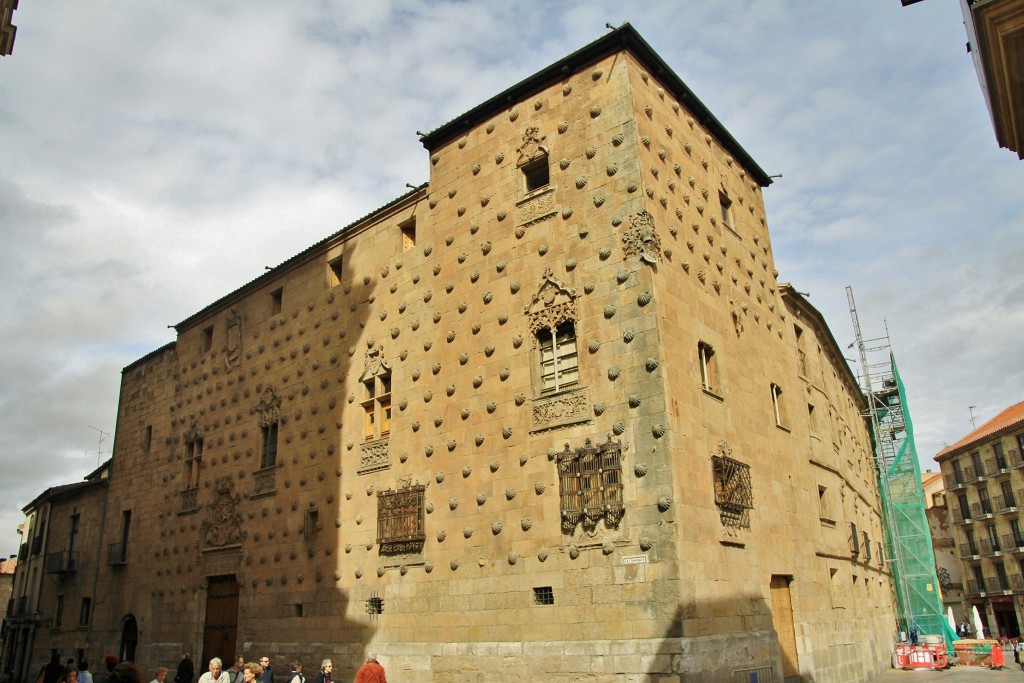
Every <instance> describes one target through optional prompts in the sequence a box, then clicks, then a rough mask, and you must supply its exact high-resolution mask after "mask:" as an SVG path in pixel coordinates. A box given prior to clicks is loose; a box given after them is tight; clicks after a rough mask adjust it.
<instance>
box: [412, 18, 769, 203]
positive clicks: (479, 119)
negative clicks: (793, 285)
mask: <svg viewBox="0 0 1024 683" xmlns="http://www.w3.org/2000/svg"><path fill="white" fill-rule="evenodd" d="M621 50H628V51H630V52H631V53H632V54H633V55H634V56H635V57H636V58H637V59H639V60H640V61H641V62H643V63H644V64H645V65H646V66H647V67H648V69H649V70H650V71H651V72H652V73H653V74H654V75H655V76H657V77H658V78H659V79H661V80H662V81H663V82H664V83H665V85H666V86H667V87H668V88H669V89H671V91H672V92H673V94H675V95H676V97H677V98H678V99H679V101H680V103H681V104H683V105H684V106H686V107H687V108H688V109H689V110H690V111H691V112H692V113H693V115H694V116H695V117H696V118H697V120H698V121H700V123H701V124H702V125H704V126H705V127H706V128H707V129H708V131H709V132H710V133H711V134H712V135H713V136H714V137H715V138H717V139H718V141H719V143H720V144H721V145H722V146H723V147H725V148H726V149H728V150H729V151H730V152H732V154H733V156H734V157H735V158H736V159H737V161H738V162H739V163H740V164H741V165H742V166H743V167H744V168H746V169H748V171H749V172H750V174H751V176H752V177H753V178H754V179H755V180H756V181H757V182H758V183H759V184H760V185H761V186H762V187H767V186H768V185H771V183H772V179H771V178H770V177H768V174H767V173H766V172H765V171H764V169H762V168H761V167H760V166H759V165H758V164H757V162H756V161H754V159H753V157H751V156H750V154H749V153H748V152H747V151H746V150H745V149H743V147H742V146H741V145H740V144H739V142H737V141H736V139H735V138H734V137H733V136H732V134H731V133H730V132H729V131H728V130H726V128H725V126H723V125H722V123H721V122H720V121H719V120H718V119H717V118H715V115H714V114H712V113H711V110H710V109H708V108H707V107H706V106H705V105H704V103H703V102H701V101H700V99H699V98H698V97H697V95H696V94H695V93H694V92H693V91H692V90H690V87H689V86H688V85H686V83H685V82H684V81H683V79H681V78H680V77H679V76H678V75H677V74H676V73H675V72H674V71H673V70H672V68H671V67H670V66H669V65H668V64H667V63H666V62H665V60H664V59H662V58H661V56H660V55H658V53H657V52H655V51H654V49H653V48H652V47H651V46H650V44H648V42H647V41H646V40H644V39H643V37H642V36H641V35H640V33H639V32H638V31H637V30H636V29H635V28H633V26H632V25H631V24H630V23H629V22H626V23H624V24H622V26H620V27H619V28H616V29H613V30H612V31H610V32H609V33H607V34H606V35H604V36H601V37H600V38H598V39H597V40H595V41H594V42H592V43H590V44H589V45H586V46H584V47H582V48H580V49H579V50H577V51H576V52H573V53H572V54H570V55H568V56H566V57H563V58H562V59H560V60H558V61H557V62H555V63H554V64H551V65H550V66H548V67H546V68H544V69H541V70H540V71H538V72H537V73H535V74H533V75H532V76H529V77H527V78H526V79H524V80H522V81H520V82H519V83H516V84H515V85H513V86H512V87H510V88H508V89H506V90H504V91H502V92H500V93H498V94H497V95H495V96H494V97H492V98H490V99H489V100H487V101H485V102H483V103H482V104H479V105H477V106H476V107H473V108H472V109H470V110H469V111H467V112H466V113H464V114H462V115H461V116H457V117H455V118H454V119H452V120H451V121H449V122H448V123H445V124H443V125H441V126H439V127H437V128H435V129H434V130H432V131H431V132H429V133H427V134H426V135H424V136H423V137H422V138H420V142H422V143H423V146H424V147H425V148H426V149H427V150H428V151H430V150H433V149H435V148H436V147H438V146H439V145H441V144H443V143H445V142H447V141H449V140H451V139H453V138H455V137H456V136H458V135H460V134H462V133H464V132H465V131H466V130H468V129H470V128H473V127H475V126H478V125H480V124H482V123H483V122H484V121H486V120H487V119H488V118H490V117H491V116H493V115H494V114H495V113H497V112H499V111H502V110H504V109H505V108H506V107H507V106H508V104H509V103H510V102H517V101H522V100H525V99H527V98H528V97H530V96H531V95H533V94H536V93H537V92H539V91H540V90H543V89H544V88H546V87H548V86H549V85H551V84H552V83H555V82H558V81H560V80H563V79H564V78H565V77H566V75H567V74H570V73H576V72H578V71H580V70H582V69H583V68H585V67H586V66H587V65H589V64H592V63H594V62H596V61H598V60H600V59H603V58H604V57H607V56H608V55H610V54H613V53H615V52H618V51H621Z"/></svg>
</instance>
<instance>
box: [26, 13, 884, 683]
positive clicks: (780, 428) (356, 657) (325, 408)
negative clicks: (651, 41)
mask: <svg viewBox="0 0 1024 683" xmlns="http://www.w3.org/2000/svg"><path fill="white" fill-rule="evenodd" d="M423 144H424V146H425V147H426V149H427V151H428V153H429V169H430V177H429V181H428V182H427V183H425V184H424V185H423V186H421V187H419V188H416V189H414V190H412V191H411V192H409V193H407V194H406V195H404V196H402V197H399V198H398V199H396V200H395V201H393V202H392V203H391V204H389V205H387V206H385V207H382V208H381V209H379V210H378V211H376V212H374V213H373V214H372V215H370V216H367V217H366V218H364V219H361V220H359V221H357V222H356V223H354V224H352V225H349V226H347V227H346V228H344V229H343V230H341V231H339V232H338V233H336V234H334V235H332V236H330V237H328V238H326V239H325V240H323V241H321V242H319V243H317V244H315V245H313V246H311V247H310V248H308V249H307V250H306V251H304V252H302V253H300V254H298V255H296V256H294V257H293V258H291V259H289V260H287V261H285V262H284V263H283V264H282V265H280V266H278V267H277V268H274V269H273V270H271V271H268V272H267V273H265V274H264V275H262V276H260V277H259V278H257V279H256V280H253V281H252V282H249V283H247V284H246V285H244V286H242V287H241V288H239V289H238V290H236V291H234V292H232V293H230V294H228V295H227V296H225V297H223V298H221V299H219V300H218V301H216V302H214V303H212V304H211V305H209V306H208V307H207V308H205V309H203V310H201V311H199V312H197V313H196V314H194V315H192V316H191V317H189V318H188V319H187V320H184V321H182V322H181V323H180V324H178V325H177V339H176V341H175V342H173V343H171V344H168V345H167V346H165V347H163V348H161V349H158V350H156V351H154V352H153V353H151V354H149V355H148V356H146V357H144V358H142V359H140V360H138V361H137V362H135V363H133V364H132V365H130V366H128V367H126V368H125V369H124V372H123V378H122V389H121V397H120V407H119V413H118V419H117V432H116V440H115V446H114V454H113V458H112V465H111V475H110V478H109V492H108V495H109V499H108V503H107V505H106V508H107V509H106V513H105V520H106V523H105V527H104V528H103V536H104V542H105V543H108V544H113V543H121V544H122V545H121V546H119V547H120V550H119V553H120V554H119V555H118V558H119V560H120V561H119V562H118V563H117V564H111V565H109V566H108V567H107V569H106V573H105V575H104V579H103V582H102V585H103V590H102V592H101V593H100V594H97V595H96V598H95V601H94V609H93V616H92V631H91V632H92V643H91V647H92V648H93V650H95V652H94V653H92V652H91V653H90V655H91V656H93V657H94V658H95V656H96V655H97V654H99V653H100V651H106V650H111V649H117V646H118V643H121V642H122V641H124V640H125V639H126V638H127V637H128V635H131V634H133V633H134V634H135V635H136V637H137V648H136V652H135V657H136V659H137V660H138V661H140V662H144V663H145V664H146V665H148V666H150V667H152V666H155V665H158V664H161V665H165V666H172V665H173V664H174V663H175V662H176V661H177V660H178V659H179V658H180V656H181V653H182V652H184V651H188V652H192V653H193V654H194V655H195V657H196V659H197V660H201V659H206V658H208V657H209V656H212V655H214V654H217V655H221V656H224V657H230V656H231V655H232V654H233V653H234V652H236V651H237V652H243V653H245V654H246V656H247V658H252V659H255V658H256V657H258V656H259V655H261V654H270V655H271V656H272V657H273V658H274V659H275V660H276V661H277V662H278V664H279V665H280V664H281V663H283V662H284V661H285V660H286V659H288V658H291V657H293V656H299V657H301V658H302V659H303V660H304V661H306V663H307V665H309V664H310V663H315V662H318V661H319V660H320V658H321V657H324V656H329V657H331V658H332V659H333V660H334V663H335V675H336V677H337V678H339V679H343V678H345V677H346V676H350V675H351V673H352V672H353V671H354V668H355V666H356V665H357V664H358V663H359V662H360V661H361V660H362V657H363V654H364V652H365V651H366V650H367V649H375V650H376V651H377V652H378V653H379V655H380V659H381V661H382V663H383V664H384V665H385V667H386V668H387V669H388V672H389V675H392V672H394V673H393V675H394V677H395V678H396V680H403V681H521V680H528V679H530V680H536V679H538V677H540V678H542V679H543V680H546V681H569V680H574V681H575V680H594V681H605V680H608V681H610V680H615V681H622V680H631V681H641V680H659V681H670V680H674V681H719V680H722V681H726V680H729V681H731V680H734V675H735V673H736V672H754V671H760V672H761V675H762V680H765V679H766V678H765V677H766V676H768V675H773V676H774V679H775V680H782V679H783V678H784V677H787V678H788V677H794V680H799V679H800V678H801V677H802V678H803V679H804V680H811V679H813V680H814V681H817V682H818V683H825V682H828V681H843V682H844V683H845V682H848V681H857V680H868V679H870V678H871V676H872V675H873V674H875V673H876V672H877V671H879V670H880V669H882V668H884V667H887V666H888V657H889V646H890V641H891V635H892V634H891V631H892V624H893V610H892V606H891V590H890V584H889V574H888V573H887V571H886V567H885V564H884V561H883V552H882V551H881V545H880V542H881V540H882V538H883V534H882V526H881V524H882V523H881V517H880V507H879V498H878V492H877V485H876V482H875V480H874V475H873V472H874V470H873V466H872V457H871V445H870V439H869V436H868V432H867V429H866V426H865V423H864V421H863V419H862V417H861V414H862V412H863V411H864V409H865V405H864V401H863V398H862V395H861V393H860V390H859V388H858V387H857V384H856V381H855V379H854V377H853V376H852V374H851V373H850V371H849V369H848V367H847V365H846V363H845V361H844V360H843V358H842V354H841V352H840V351H839V349H838V347H837V345H836V343H835V341H834V339H833V338H832V335H831V333H830V332H829V331H828V328H827V326H826V324H825V322H824V320H822V318H821V316H820V314H818V312H817V311H816V310H815V309H814V308H813V307H812V306H810V304H809V303H808V302H807V301H806V300H805V299H804V298H803V297H802V296H801V295H799V294H798V293H797V292H796V291H795V290H794V289H793V288H791V287H789V286H788V285H786V284H784V283H779V282H778V281H777V273H776V271H775V266H774V261H773V254H772V249H771V244H770V239H769V234H768V229H767V223H766V219H765V216H764V206H763V200H762V194H761V192H762V188H764V187H766V186H767V185H768V184H769V183H770V180H769V178H768V177H767V175H766V174H765V173H764V171H763V170H761V169H760V168H759V167H758V166H757V164H756V163H755V162H754V161H753V160H752V159H751V158H750V157H749V155H748V154H747V153H746V152H745V151H744V150H743V149H742V147H740V145H739V144H738V143H737V142H736V141H735V140H734V139H733V138H732V137H731V136H730V135H729V133H728V131H726V130H725V129H724V127H723V126H722V125H721V124H720V123H719V122H718V121H717V120H716V119H715V118H714V116H713V115H712V114H711V113H710V112H709V111H708V110H707V109H706V108H705V107H704V105H703V104H702V103H701V102H700V101H699V100H698V99H697V98H696V96H695V95H694V94H693V93H692V92H691V91H690V90H689V89H688V88H687V86H686V85H685V84H684V83H683V82H682V81H681V80H680V79H679V78H678V77H677V76H676V75H675V74H674V73H673V72H672V70H671V69H670V68H669V67H668V65H667V64H665V63H664V62H663V61H662V60H661V58H660V57H659V56H658V55H657V54H656V53H654V52H653V50H652V49H651V48H650V46H649V45H647V43H646V42H645V41H644V40H643V39H642V38H641V37H640V36H639V34H638V33H637V32H636V31H635V30H634V29H632V28H631V27H630V26H628V25H624V26H623V27H621V28H619V29H615V30H613V31H611V32H609V33H608V34H607V35H606V36H604V37H603V38H601V39H600V40H598V41H596V42H594V43H592V44H590V45H588V46H587V47H585V48H583V49H581V50H579V51H577V52H575V53H573V54H572V55H569V56H568V57H566V58H564V59H563V60H561V61H560V62H558V63H556V64H554V65H552V66H550V67H548V68H546V69H544V70H543V71H540V72H538V73H537V74H535V75H534V76H532V77H530V78H529V79H527V80H525V81H523V82H521V83H519V84H517V85H515V86H513V87H512V88H510V89H508V90H506V91H505V92H503V93H501V94H499V95H497V96H495V97H494V98H492V99H491V100H489V101H487V102H485V103H483V104H481V105H480V106H478V107H476V108H475V109H473V110H471V111H470V112H467V113H465V114H464V115H462V116H460V117H458V118H457V119H455V120H453V121H452V122H451V123H448V124H446V125H444V126H442V127H440V128H438V129H437V130H435V131H433V132H431V133H429V134H428V135H426V136H424V138H423ZM124 520H129V521H130V528H129V525H128V524H127V523H123V522H124ZM126 529H129V530H128V531H126ZM37 641H39V639H38V638H37ZM40 642H42V641H40ZM121 649H122V650H123V648H121ZM44 655H45V653H44V652H43V651H42V650H39V649H38V648H37V651H36V654H35V655H34V656H35V657H36V658H37V659H38V658H40V657H43V656H44ZM308 672H309V666H307V673H308ZM769 672H770V674H769Z"/></svg>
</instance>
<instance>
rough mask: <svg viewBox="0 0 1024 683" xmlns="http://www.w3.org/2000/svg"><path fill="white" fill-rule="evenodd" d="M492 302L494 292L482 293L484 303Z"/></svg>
mask: <svg viewBox="0 0 1024 683" xmlns="http://www.w3.org/2000/svg"><path fill="white" fill-rule="evenodd" d="M492 301H494V292H492V291H490V290H488V291H486V292H484V303H485V304H489V303H491V302H492Z"/></svg>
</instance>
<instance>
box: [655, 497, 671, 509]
mask: <svg viewBox="0 0 1024 683" xmlns="http://www.w3.org/2000/svg"><path fill="white" fill-rule="evenodd" d="M670 507H672V501H671V500H669V497H668V496H662V497H661V498H659V499H658V509H659V510H661V511H662V512H667V511H668V509H669V508H670Z"/></svg>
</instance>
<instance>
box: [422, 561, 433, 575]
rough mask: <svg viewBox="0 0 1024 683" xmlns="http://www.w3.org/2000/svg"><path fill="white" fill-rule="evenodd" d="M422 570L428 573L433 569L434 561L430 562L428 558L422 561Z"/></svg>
mask: <svg viewBox="0 0 1024 683" xmlns="http://www.w3.org/2000/svg"><path fill="white" fill-rule="evenodd" d="M423 571H425V572H426V573H428V574H429V573H430V572H432V571H434V563H433V562H431V561H430V560H427V561H426V562H424V563H423Z"/></svg>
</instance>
